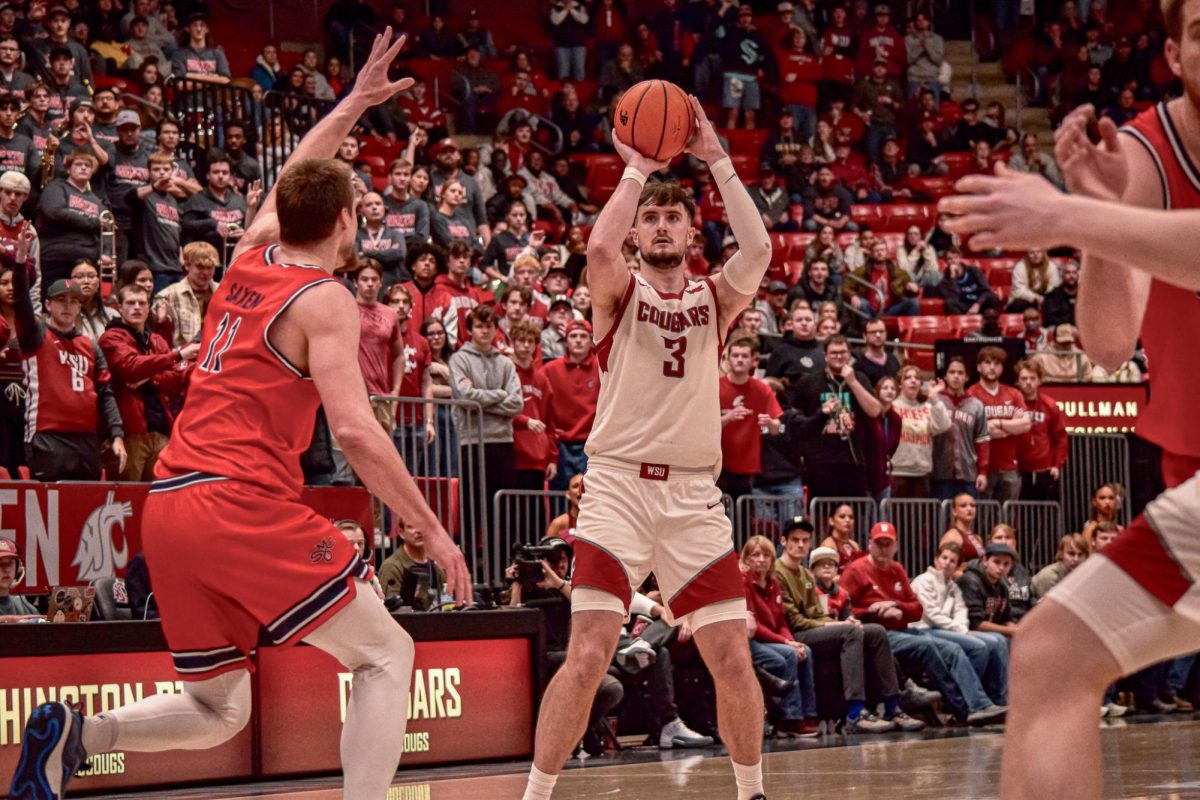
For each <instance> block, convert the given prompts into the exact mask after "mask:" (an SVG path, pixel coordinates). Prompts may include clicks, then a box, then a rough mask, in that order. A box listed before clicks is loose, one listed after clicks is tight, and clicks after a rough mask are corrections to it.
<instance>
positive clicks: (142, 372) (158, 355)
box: [100, 320, 191, 436]
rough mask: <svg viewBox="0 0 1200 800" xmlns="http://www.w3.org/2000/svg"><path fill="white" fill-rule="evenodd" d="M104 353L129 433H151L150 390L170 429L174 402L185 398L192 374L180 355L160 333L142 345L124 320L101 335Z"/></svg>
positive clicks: (149, 335) (150, 337) (117, 321)
mask: <svg viewBox="0 0 1200 800" xmlns="http://www.w3.org/2000/svg"><path fill="white" fill-rule="evenodd" d="M100 350H101V351H103V353H104V358H105V360H106V361H108V372H109V375H111V376H112V377H111V379H112V388H113V394H114V395H116V398H117V407H118V408H120V409H121V420H122V421H123V422H124V423H125V434H126V435H127V436H130V435H133V436H136V435H138V434H144V433H148V432H149V430H150V429H149V427H148V425H147V419H146V401H145V396H144V393H145V392H146V391H154V392H156V393H157V395H158V399H159V402H160V404H161V405H162V413H163V415H164V416H165V421H166V424H167V426H168V428H169V426H170V425H171V423H172V422H173V417H172V415H171V402H172V401H173V400H176V399H178V398H179V397H180V396H182V395H183V389H184V387H185V386H186V385H187V377H188V375H189V374H190V372H191V370H190V367H189V368H184V367H183V366H182V365H181V363H180V360H179V353H177V352H176V351H175V350H172V349H171V345H169V344H167V341H166V340H165V339H163V338H162V337H161V336H159V335H158V334H156V333H149V334H148V340H146V341H144V342H139V341H138V340H137V338H136V335H135V333H134V332H133V330H132V329H130V328H129V327H128V326H126V325H125V324H124V323H123V322H121V321H120V320H114V321H113V322H112V323H111V324H110V325H109V327H108V330H106V331H105V332H104V333H103V334H102V335H101V336H100ZM142 381H147V383H144V384H143V383H142ZM148 387H152V389H151V388H148Z"/></svg>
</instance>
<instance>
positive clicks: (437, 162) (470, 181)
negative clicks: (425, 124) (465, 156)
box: [428, 136, 492, 248]
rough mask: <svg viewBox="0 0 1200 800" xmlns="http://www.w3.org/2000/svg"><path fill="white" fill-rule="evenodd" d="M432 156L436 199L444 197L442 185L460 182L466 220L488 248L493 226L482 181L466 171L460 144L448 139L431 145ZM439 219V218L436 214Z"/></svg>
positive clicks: (462, 211) (431, 175) (461, 209)
mask: <svg viewBox="0 0 1200 800" xmlns="http://www.w3.org/2000/svg"><path fill="white" fill-rule="evenodd" d="M428 153H429V157H430V158H431V159H433V169H432V170H431V171H430V173H429V180H430V183H431V184H432V186H433V193H434V196H435V197H436V196H440V193H441V191H442V188H441V187H442V186H444V185H445V184H446V183H447V182H449V181H458V182H459V183H460V184H462V187H463V190H464V191H465V192H466V198H465V199H464V201H463V204H462V206H461V207H459V208H458V211H459V213H461V214H462V215H463V216H464V217H465V218H467V219H469V220H470V222H471V229H472V230H473V231H474V232H475V234H476V235H477V236H478V237H479V238H480V240H482V242H483V246H484V247H485V248H486V247H487V246H488V244H490V243H491V241H492V226H491V225H489V224H488V215H487V205H486V204H485V203H484V202H483V191H482V190H481V189H480V188H479V182H478V181H476V180H475V178H474V177H473V176H471V175H468V174H467V173H466V172H463V169H462V154H461V153H460V152H459V149H458V143H457V142H455V141H454V139H453V138H451V137H449V136H447V137H446V138H444V139H439V140H438V141H436V142H434V143H433V144H432V145H430V147H429V150H428ZM434 216H435V217H436V216H437V215H436V214H434Z"/></svg>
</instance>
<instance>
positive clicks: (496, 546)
mask: <svg viewBox="0 0 1200 800" xmlns="http://www.w3.org/2000/svg"><path fill="white" fill-rule="evenodd" d="M570 508H571V506H570V502H569V501H568V500H567V493H566V492H550V491H536V490H522V489H503V490H501V491H499V492H496V493H495V494H494V495H493V496H492V535H491V537H490V538H491V542H490V543H489V544H490V546H489V547H488V548H487V555H488V558H489V559H490V562H491V563H490V566H489V572H490V573H491V574H492V575H495V576H497V577H498V578H499V577H502V576H503V575H504V569H505V567H506V566H507V565H508V564H509V562H510V561H511V560H512V552H513V545H516V544H537V543H538V542H539V541H541V540H542V538H543V537H544V536H545V535H546V533H547V528H548V527H549V525H550V523H551V522H552V521H553V520H554V519H555V518H557V517H559V516H560V515H562V514H566V513H568V512H569V511H570Z"/></svg>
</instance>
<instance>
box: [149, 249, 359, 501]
mask: <svg viewBox="0 0 1200 800" xmlns="http://www.w3.org/2000/svg"><path fill="white" fill-rule="evenodd" d="M277 250H278V248H277V246H276V245H264V246H262V247H256V248H253V249H251V250H248V251H246V252H245V253H243V254H242V255H241V256H239V257H238V259H237V260H236V261H234V262H233V265H232V266H230V268H229V269H228V270H227V271H226V273H225V278H224V280H222V281H221V285H220V286H219V287H218V288H217V290H216V292H215V293H214V294H213V299H212V302H211V303H209V306H208V313H207V314H206V315H205V317H204V332H203V336H202V338H201V345H200V354H199V356H198V360H197V362H196V369H195V370H194V371H193V373H192V378H191V383H190V385H189V387H188V393H187V401H186V402H185V403H184V407H183V411H182V412H181V413H180V415H179V418H178V419H177V420H176V422H175V430H174V432H173V434H172V436H171V440H170V442H168V444H167V446H166V448H165V449H164V450H163V451H162V454H161V455H160V456H159V458H158V467H157V468H156V477H158V478H167V477H174V476H179V475H184V474H186V473H191V472H206V473H210V474H213V475H223V476H225V477H227V478H233V479H235V480H240V481H245V482H247V483H253V484H256V485H258V486H261V487H264V488H266V489H268V490H270V491H272V492H275V493H279V495H280V496H286V497H289V498H291V499H296V498H299V496H300V488H301V486H302V484H303V477H302V475H301V472H300V454H301V453H302V452H303V451H304V450H305V449H307V448H308V445H309V443H310V441H311V440H312V433H313V423H314V420H315V419H316V415H317V407H318V406H319V405H320V404H321V399H320V397H319V396H318V395H317V389H316V387H315V386H314V385H313V383H312V380H311V379H310V378H309V377H308V376H307V375H305V374H304V373H303V372H301V371H300V370H299V369H297V368H296V367H295V366H294V365H293V364H291V363H289V362H288V360H287V359H286V358H284V356H283V354H281V353H279V352H278V351H276V350H275V348H274V347H272V346H271V341H270V338H269V337H270V333H271V324H272V323H273V322H274V321H275V320H276V319H278V318H279V315H280V314H282V313H283V312H284V311H285V310H286V309H287V307H288V306H289V305H291V303H292V301H293V300H295V299H296V298H297V297H299V296H300V295H301V294H303V293H304V292H305V291H307V290H309V289H311V288H312V287H314V286H316V285H317V284H321V283H325V282H327V281H332V280H333V278H332V276H330V274H329V273H328V272H326V271H325V270H323V269H321V268H320V267H316V266H311V265H306V264H281V263H278V262H277V261H275V258H274V256H275V255H276V253H277ZM353 357H354V354H350V353H348V354H347V358H353Z"/></svg>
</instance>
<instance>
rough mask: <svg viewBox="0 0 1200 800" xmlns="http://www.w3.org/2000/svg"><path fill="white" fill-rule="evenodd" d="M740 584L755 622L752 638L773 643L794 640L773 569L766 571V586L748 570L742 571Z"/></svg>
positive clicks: (781, 591)
mask: <svg viewBox="0 0 1200 800" xmlns="http://www.w3.org/2000/svg"><path fill="white" fill-rule="evenodd" d="M742 585H743V586H744V587H745V589H746V605H747V606H749V607H750V611H751V612H753V614H754V621H755V622H756V623H757V627H756V628H755V629H754V639H755V640H756V641H759V642H772V643H774V644H787V643H788V642H794V641H795V640H796V637H794V636H792V630H791V628H789V627H788V620H787V612H786V611H784V610H783V587H781V586H780V585H779V579H778V578H776V577H775V573H774V571H771V572H768V573H767V585H766V588H764V587H762V586H759V585H758V584H757V583H755V582H754V575H753V574H751V573H750V571H749V570H746V571H745V572H743V573H742Z"/></svg>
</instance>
